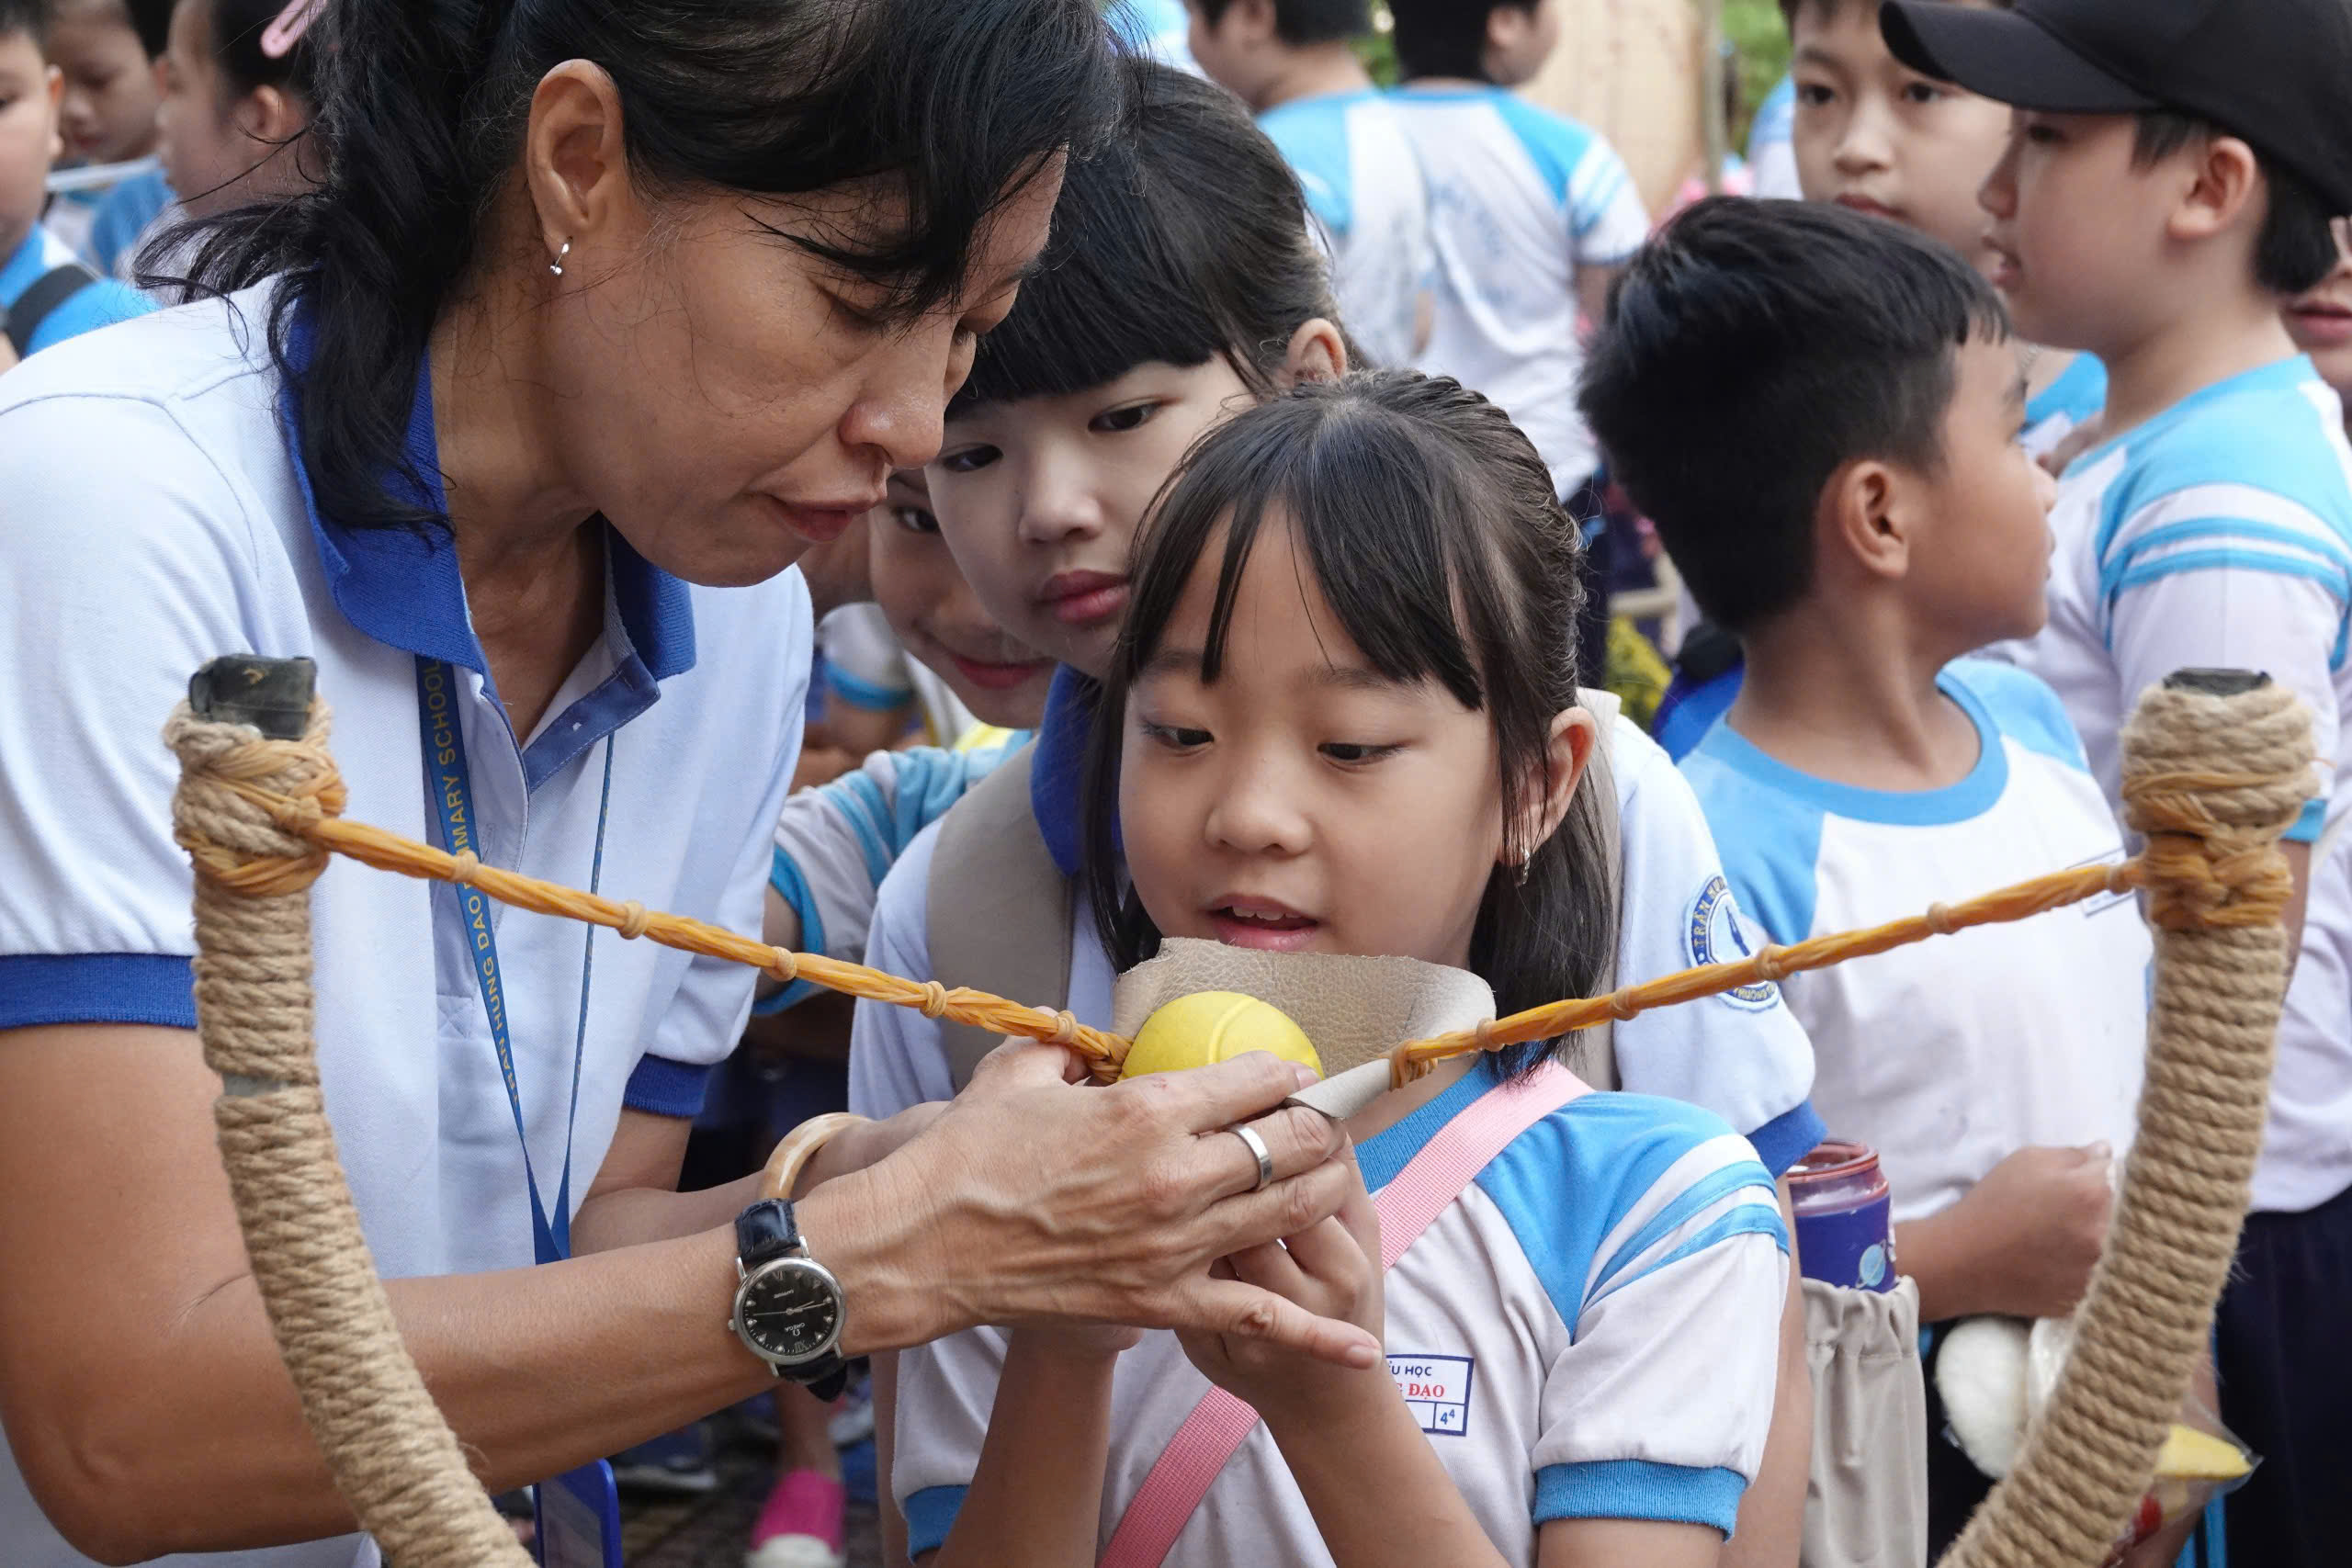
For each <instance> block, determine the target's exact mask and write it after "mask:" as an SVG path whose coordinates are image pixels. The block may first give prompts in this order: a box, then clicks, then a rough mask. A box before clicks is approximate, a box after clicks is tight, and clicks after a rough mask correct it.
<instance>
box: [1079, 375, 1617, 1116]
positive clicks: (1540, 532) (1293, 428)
mask: <svg viewBox="0 0 2352 1568" xmlns="http://www.w3.org/2000/svg"><path fill="white" fill-rule="evenodd" d="M1270 519H1279V520H1280V521H1282V522H1285V523H1287V524H1288V525H1289V526H1290V528H1291V530H1292V540H1293V545H1292V547H1293V550H1294V552H1295V555H1296V556H1297V557H1298V558H1300V559H1301V560H1302V561H1304V563H1305V565H1306V570H1308V571H1310V572H1311V573H1312V574H1313V577H1314V581H1315V583H1316V585H1317V587H1318V588H1319V589H1320V590H1321V591H1322V594H1323V597H1324V600H1325V602H1326V603H1328V604H1329V605H1330V607H1331V613H1332V615H1334V616H1335V617H1336V618H1337V619H1338V621H1339V624H1340V626H1341V627H1342V628H1343V629H1344V630H1345V631H1346V633H1347V635H1348V637H1350V638H1351V639H1352V640H1353V641H1354V643H1355V645H1356V647H1357V648H1358V649H1360V650H1361V651H1362V652H1363V657H1364V659H1365V660H1366V661H1367V662H1369V663H1370V664H1371V665H1372V667H1373V668H1374V670H1377V671H1379V672H1380V673H1381V674H1383V675H1385V676H1387V677H1388V678H1389V679H1391V680H1395V681H1399V682H1421V681H1427V682H1434V683H1435V684H1436V685H1438V686H1440V687H1442V688H1443V689H1444V690H1445V691H1446V692H1447V693H1448V694H1451V695H1452V696H1453V698H1454V699H1455V700H1456V701H1458V702H1460V703H1461V704H1462V705H1464V706H1465V707H1469V708H1474V709H1477V710H1479V711H1482V712H1484V713H1486V714H1487V716H1488V717H1489V718H1490V719H1491V720H1492V722H1493V724H1494V728H1495V740H1496V747H1495V766H1496V769H1497V782H1498V785H1499V786H1500V789H1501V795H1502V803H1503V816H1504V821H1505V823H1506V824H1507V827H1506V829H1505V831H1506V833H1507V834H1508V835H1509V840H1510V851H1511V854H1510V858H1511V859H1514V860H1516V859H1519V858H1521V857H1524V858H1525V861H1526V871H1525V875H1524V876H1523V877H1522V876H1521V875H1520V874H1518V873H1516V872H1514V871H1511V870H1508V869H1505V868H1502V867H1498V868H1497V870H1496V871H1495V873H1494V874H1493V875H1492V876H1490V877H1489V878H1488V880H1487V893H1486V898H1485V901H1484V902H1483V903H1482V904H1481V905H1480V907H1479V910H1478V920H1477V926H1476V931H1475V932H1474V933H1473V935H1472V937H1471V942H1470V967H1471V968H1472V969H1473V970H1475V971H1476V972H1477V973H1478V974H1479V975H1480V976H1483V977H1484V978H1485V979H1486V981H1487V984H1488V985H1490V986H1492V987H1494V990H1495V1000H1496V1002H1497V1004H1498V1007H1499V1008H1500V1010H1501V1011H1502V1012H1504V1013H1506V1014H1508V1013H1510V1012H1515V1011H1518V1010H1521V1009H1522V1008H1529V1007H1533V1006H1535V1005H1537V1004H1539V1003H1543V1002H1549V1001H1556V1000H1558V999H1559V998H1563V997H1581V996H1588V995H1589V994H1591V992H1592V990H1593V988H1594V987H1596V986H1597V985H1598V984H1599V983H1600V979H1601V976H1603V975H1604V974H1605V973H1607V970H1608V966H1609V960H1610V957H1611V954H1612V953H1614V952H1615V950H1616V944H1617V911H1616V908H1615V900H1614V895H1613V894H1612V893H1611V886H1612V885H1613V881H1614V878H1613V877H1612V876H1611V873H1610V868H1608V867H1607V866H1604V865H1603V864H1602V863H1601V857H1602V855H1603V854H1605V853H1606V849H1605V847H1604V846H1605V844H1606V837H1605V835H1604V833H1603V831H1602V827H1601V824H1602V818H1601V816H1600V813H1601V811H1602V810H1603V809H1614V806H1615V803H1614V802H1613V801H1611V802H1610V803H1609V804H1608V805H1607V807H1603V805H1602V804H1601V802H1600V799H1599V791H1600V790H1601V789H1605V788H1606V787H1607V785H1606V784H1603V783H1602V782H1601V781H1600V779H1599V778H1598V777H1593V776H1588V778H1587V780H1586V781H1585V782H1584V783H1582V784H1579V785H1578V787H1577V793H1576V795H1575V798H1574V800H1573V802H1572V803H1571V805H1570V807H1569V809H1568V813H1567V816H1566V818H1565V819H1564V820H1563V821H1562V822H1561V824H1560V826H1559V828H1558V829H1557V830H1555V832H1554V833H1553V834H1552V835H1551V836H1550V837H1549V838H1547V839H1545V840H1544V841H1543V842H1542V843H1540V844H1530V843H1527V842H1525V841H1524V840H1523V838H1522V834H1523V833H1524V831H1525V829H1526V825H1527V824H1528V822H1529V820H1530V817H1531V814H1532V807H1533V806H1534V805H1535V803H1536V802H1537V801H1538V800H1540V798H1541V795H1542V794H1543V791H1544V788H1545V781H1546V780H1547V778H1548V777H1549V767H1548V756H1549V744H1550V736H1551V725H1552V720H1553V719H1554V717H1555V716H1557V715H1558V714H1559V713H1560V712H1561V711H1562V710H1563V709H1566V708H1569V707H1573V706H1575V705H1576V702H1577V668H1576V660H1577V656H1576V641H1575V626H1576V624H1577V609H1578V608H1579V606H1580V604H1581V602H1582V599H1583V589H1582V586H1581V579H1580V577H1579V575H1578V566H1579V556H1580V550H1581V547H1580V545H1579V543H1578V537H1577V529H1576V525H1575V524H1574V523H1573V522H1572V521H1571V520H1570V519H1569V517H1568V514H1567V512H1566V509H1564V508H1563V507H1562V506H1561V505H1560V502H1559V500H1558V498H1557V497H1556V496H1555V494H1554V493H1553V490H1552V479H1551V475H1550V471H1549V470H1548V469H1546V468H1544V460H1543V459H1542V458H1541V457H1538V456H1537V455H1536V452H1535V448H1534V446H1532V445H1531V444H1530V443H1529V441H1528V439H1527V437H1526V436H1525V435H1522V434H1520V431H1519V428H1518V427H1517V426H1516V425H1514V424H1512V423H1510V420H1509V419H1508V418H1507V417H1506V416H1505V415H1504V413H1503V412H1502V411H1501V410H1500V409H1498V408H1497V407H1495V405H1494V404H1492V403H1490V402H1488V401H1487V400H1486V399H1484V398H1482V397H1480V396H1479V395H1478V394H1477V393H1476V392H1472V391H1467V390H1465V389H1464V388H1463V387H1462V386H1461V385H1460V384H1459V383H1457V382H1454V381H1453V380H1450V379H1448V378H1444V377H1426V376H1421V375H1419V374H1417V373H1415V372H1412V371H1405V370H1385V371H1371V372H1363V373H1359V374H1356V375H1352V376H1349V377H1347V378H1343V379H1341V380H1340V381H1337V382H1326V383H1310V384H1307V385H1304V386H1301V387H1299V388H1298V389H1295V390H1294V391H1291V392H1287V393H1285V394H1283V396H1281V397H1278V398H1275V399H1273V400H1271V401H1269V402H1265V403H1261V404H1260V405H1259V406H1258V407H1256V408H1254V409H1251V410H1249V411H1248V412H1243V413H1240V414H1238V415H1236V416H1235V417H1234V418H1233V419H1232V420H1231V421H1230V422H1228V423H1226V424H1225V425H1223V426H1222V427H1220V428H1219V429H1218V430H1216V432H1214V433H1213V434H1210V435H1208V436H1206V437H1204V439H1203V440H1202V442H1201V444H1200V446H1197V447H1196V448H1194V450H1193V454H1192V455H1191V457H1188V458H1187V459H1186V461H1185V464H1184V467H1183V468H1182V469H1180V470H1179V472H1178V474H1177V477H1176V478H1175V479H1172V480H1170V486H1169V488H1168V489H1167V490H1166V491H1164V492H1163V494H1162V497H1161V500H1160V502H1159V508H1158V510H1157V512H1156V513H1155V514H1154V516H1153V518H1152V520H1151V522H1150V523H1149V525H1148V526H1147V528H1146V530H1145V532H1144V534H1143V536H1141V538H1140V539H1139V540H1138V542H1137V545H1136V561H1135V573H1134V578H1133V581H1134V585H1135V597H1134V599H1133V600H1132V602H1131V603H1130V604H1129V605H1128V608H1127V618H1126V624H1125V626H1124V627H1122V629H1121V631H1120V634H1119V644H1118V649H1117V651H1116V652H1115V653H1114V656H1113V659H1112V666H1111V671H1110V675H1109V679H1108V680H1107V681H1106V682H1105V683H1104V687H1103V702H1102V705H1101V707H1100V708H1099V709H1098V710H1097V716H1096V719H1095V724H1094V731H1093V735H1092V738H1091V742H1090V744H1089V748H1088V751H1087V759H1086V783H1085V787H1084V789H1083V790H1082V791H1081V794H1080V798H1081V799H1082V800H1083V801H1084V802H1085V822H1084V830H1085V834H1086V868H1085V871H1084V872H1083V875H1084V877H1085V879H1086V887H1087V894H1088V897H1090V898H1091V900H1092V902H1093V906H1094V908H1095V911H1096V919H1097V923H1098V925H1099V926H1100V928H1101V931H1102V935H1103V945H1104V946H1105V947H1106V948H1107V949H1108V950H1109V951H1110V953H1111V956H1112V961H1113V962H1114V964H1118V965H1119V966H1120V967H1121V968H1125V967H1127V966H1129V965H1131V964H1137V963H1140V962H1141V961H1142V960H1143V959H1145V958H1147V957H1148V956H1150V954H1151V953H1153V952H1154V951H1156V950H1157V948H1158V946H1159V931H1158V930H1157V929H1156V928H1155V927H1154V926H1153V925H1152V923H1151V920H1150V917H1149V916H1148V915H1147V914H1146V913H1145V912H1144V909H1143V907H1142V905H1141V904H1140V902H1139V901H1137V900H1136V898H1135V897H1134V895H1133V893H1132V891H1131V890H1129V889H1127V888H1125V887H1124V886H1122V885H1121V874H1120V855H1119V851H1118V846H1117V837H1116V835H1117V831H1118V822H1117V818H1118V798H1119V754H1120V747H1121V742H1122V740H1123V739H1124V733H1125V728H1126V725H1125V708H1126V699H1127V693H1128V690H1129V689H1130V687H1131V686H1132V685H1133V683H1134V682H1135V680H1136V676H1137V675H1138V673H1139V672H1140V671H1142V670H1143V668H1144V666H1145V665H1146V664H1148V662H1149V661H1150V660H1151V658H1152V656H1153V655H1154V654H1155V653H1157V652H1158V651H1159V643H1160V639H1161V637H1163V636H1164V635H1165V633H1166V631H1167V628H1168V623H1169V621H1170V619H1171V618H1172V617H1173V616H1174V615H1175V613H1176V608H1177V605H1178V604H1179V602H1180V601H1181V600H1182V598H1183V594H1184V589H1185V586H1186V584H1187V583H1188V582H1189V581H1191V579H1192V575H1193V569H1194V567H1195V565H1196V564H1197V563H1198V562H1199V561H1200V559H1201V558H1202V556H1203V555H1204V553H1205V552H1206V551H1208V550H1209V549H1211V548H1212V547H1219V541H1220V540H1221V541H1222V546H1221V549H1222V558H1221V560H1220V563H1219V569H1218V575H1217V588H1216V604H1215V607H1214V609H1213V610H1212V612H1211V615H1210V620H1209V634H1208V641H1207V645H1206V647H1205V648H1204V649H1203V657H1202V661H1201V662H1202V670H1201V678H1202V679H1203V680H1204V681H1206V682H1211V683H1215V682H1216V679H1217V677H1218V674H1219V671H1221V669H1222V668H1223V665H1224V661H1225V657H1226V637H1227V631H1228V629H1229V626H1230V623H1231V620H1232V616H1233V608H1234V602H1235V599H1236V596H1237V594H1238V592H1239V588H1240V582H1241V574H1242V571H1243V570H1244V568H1246V567H1247V565H1248V564H1249V560H1250V552H1251V550H1253V549H1254V548H1255V547H1257V546H1258V544H1259V542H1260V540H1261V536H1262V535H1263V532H1264V530H1265V527H1266V525H1267V524H1268V522H1269V520H1270ZM1558 1046H1559V1043H1558V1042H1553V1043H1550V1044H1548V1045H1531V1046H1526V1047H1522V1048H1521V1049H1520V1050H1518V1051H1516V1052H1510V1053H1505V1054H1504V1058H1503V1061H1502V1063H1501V1064H1500V1066H1501V1067H1502V1070H1504V1071H1505V1072H1517V1071H1521V1070H1522V1069H1524V1068H1526V1067H1529V1066H1533V1065H1534V1064H1535V1063H1536V1062H1538V1061H1540V1060H1542V1059H1544V1057H1545V1056H1547V1055H1552V1054H1553V1053H1554V1052H1555V1051H1556V1050H1557V1049H1558Z"/></svg>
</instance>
